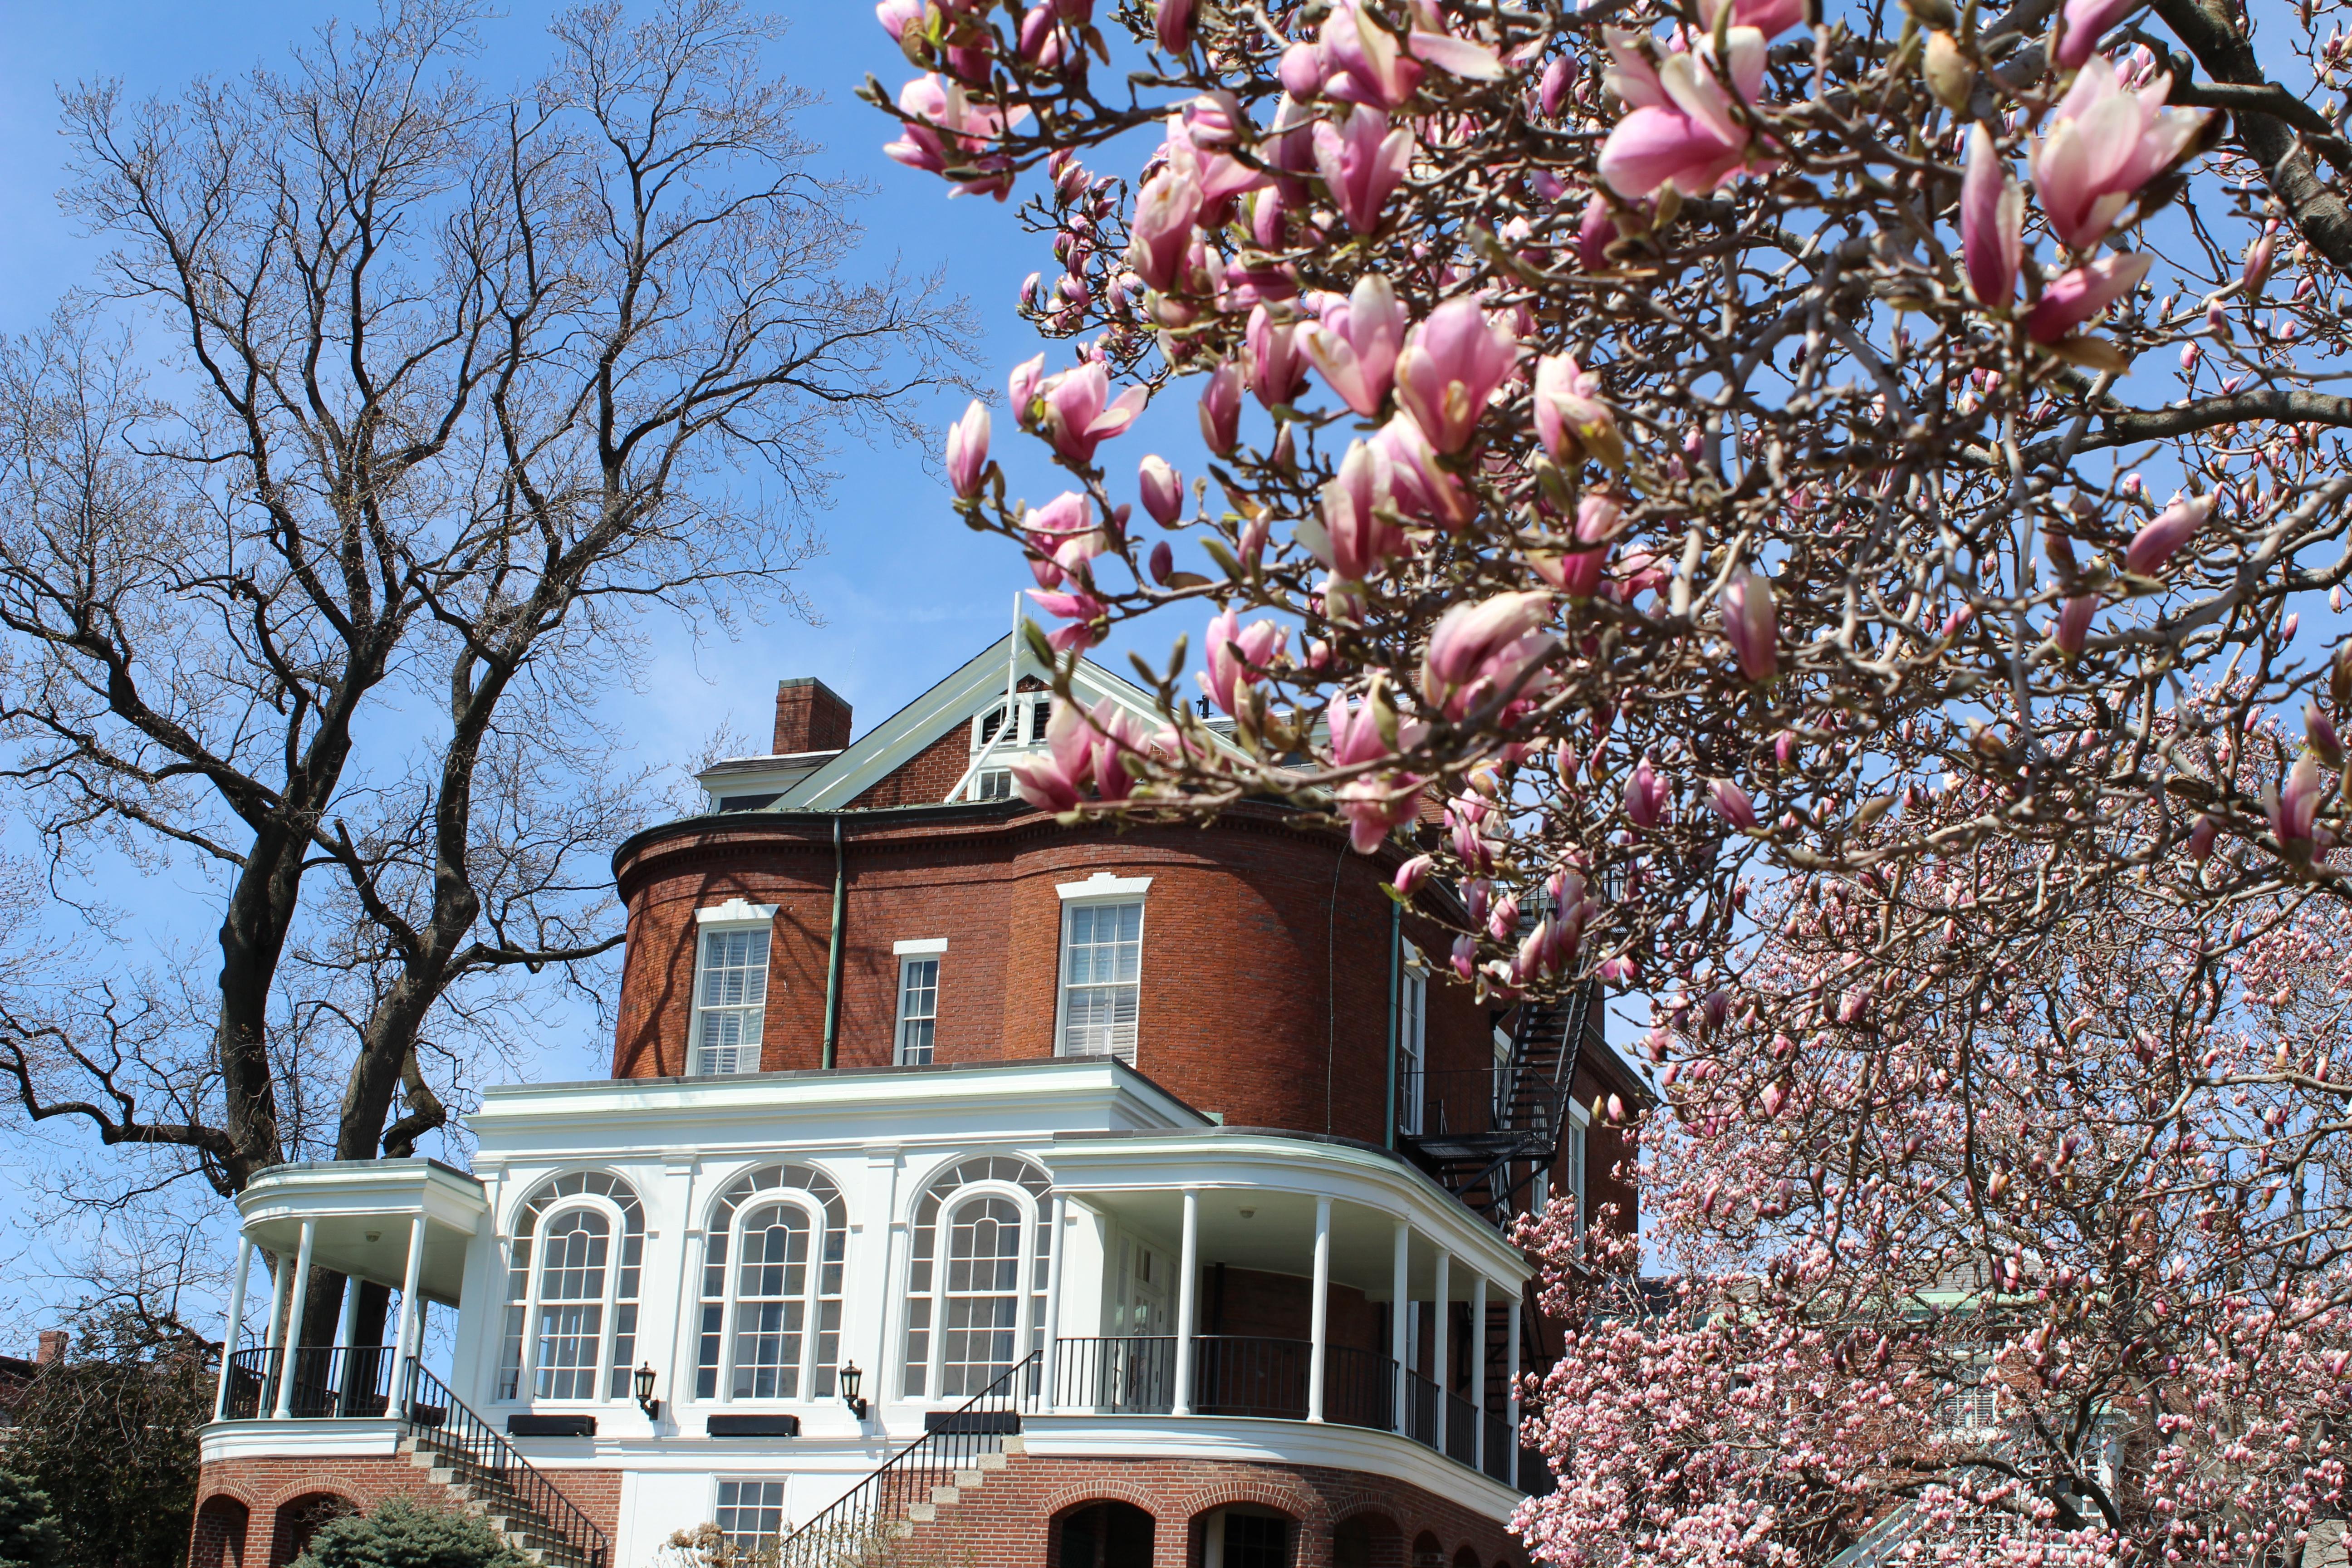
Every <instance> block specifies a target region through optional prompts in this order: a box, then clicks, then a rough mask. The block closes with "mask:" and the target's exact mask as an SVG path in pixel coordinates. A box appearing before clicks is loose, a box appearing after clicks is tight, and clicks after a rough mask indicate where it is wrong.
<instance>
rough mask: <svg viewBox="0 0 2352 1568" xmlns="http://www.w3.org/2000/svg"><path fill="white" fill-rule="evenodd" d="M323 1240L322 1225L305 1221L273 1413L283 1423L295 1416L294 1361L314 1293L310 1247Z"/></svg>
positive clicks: (291, 1282)
mask: <svg viewBox="0 0 2352 1568" xmlns="http://www.w3.org/2000/svg"><path fill="white" fill-rule="evenodd" d="M318 1239H319V1222H318V1221H317V1220H315V1219H306V1220H304V1221H303V1222H302V1245H301V1247H299V1248H298V1249H297V1251H296V1253H295V1256H294V1272H293V1275H292V1276H291V1278H290V1279H289V1283H288V1285H287V1289H289V1290H291V1291H292V1292H293V1299H292V1300H291V1301H290V1302H289V1305H288V1307H287V1310H286V1342H285V1343H284V1344H283V1345H281V1346H279V1347H278V1408H277V1409H275V1410H273V1411H271V1412H270V1415H271V1417H272V1418H273V1419H275V1420H278V1421H283V1420H285V1419H286V1418H287V1417H288V1416H289V1415H292V1414H293V1413H294V1360H295V1357H296V1356H298V1355H299V1354H300V1353H301V1345H302V1309H303V1308H304V1306H306V1305H307V1304H308V1298H309V1296H310V1248H311V1247H312V1246H313V1245H314V1244H315V1243H316V1242H317V1241H318Z"/></svg>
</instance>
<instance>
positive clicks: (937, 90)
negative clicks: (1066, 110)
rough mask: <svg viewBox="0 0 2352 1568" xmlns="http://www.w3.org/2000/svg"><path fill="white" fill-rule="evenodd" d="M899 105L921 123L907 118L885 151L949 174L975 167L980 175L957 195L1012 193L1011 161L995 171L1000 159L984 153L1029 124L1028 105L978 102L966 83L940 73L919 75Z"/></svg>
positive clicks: (961, 183)
mask: <svg viewBox="0 0 2352 1568" xmlns="http://www.w3.org/2000/svg"><path fill="white" fill-rule="evenodd" d="M898 108H899V109H900V110H902V111H903V112H905V113H907V114H908V115H910V116H912V117H913V118H914V120H915V121H920V122H921V123H904V122H902V123H901V125H900V127H899V131H898V140H897V141H896V142H890V143H888V144H887V145H886V146H885V147H884V148H883V149H882V151H883V152H885V153H888V154H889V155H890V156H891V157H892V158H893V159H895V160H896V161H898V163H904V164H906V165H907V167H908V168H910V169H920V170H923V171H925V172H927V173H929V174H948V173H949V172H950V170H957V169H965V168H971V169H976V170H980V171H982V175H981V177H977V178H964V179H959V180H957V182H956V188H955V190H954V191H952V192H951V193H950V195H993V196H994V197H995V198H996V199H997V200H998V201H1003V199H1004V198H1005V197H1006V196H1008V195H1012V194H1013V171H1012V169H1011V168H1010V167H1009V166H1005V167H1003V168H997V169H994V170H993V171H992V172H990V171H991V166H992V163H1000V162H1001V159H995V160H992V159H987V158H983V157H982V156H981V154H982V153H984V151H985V149H986V148H987V145H988V143H989V142H992V141H993V140H994V139H995V138H997V137H999V136H1001V135H1003V133H1004V132H1007V131H1009V130H1012V129H1013V128H1014V127H1016V126H1019V125H1021V124H1023V123H1024V122H1025V121H1027V120H1028V118H1029V110H1027V109H1025V108H1019V109H1015V110H1013V112H1012V113H1011V114H1010V115H1007V114H1006V113H1005V112H1004V111H1003V110H1000V109H994V108H982V107H975V106H974V105H973V104H972V102H971V100H969V99H968V98H966V97H965V96H964V89H963V88H962V86H961V84H960V83H957V82H950V81H943V80H941V79H940V76H939V74H938V73H937V72H929V73H927V74H925V75H922V76H919V77H917V78H916V79H914V80H912V81H910V82H908V84H907V85H906V86H905V87H903V88H901V89H898Z"/></svg>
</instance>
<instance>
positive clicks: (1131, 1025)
mask: <svg viewBox="0 0 2352 1568" xmlns="http://www.w3.org/2000/svg"><path fill="white" fill-rule="evenodd" d="M1065 921H1066V927H1067V935H1066V940H1065V942H1063V947H1062V1054H1063V1055H1065V1056H1110V1055H1116V1056H1118V1057H1119V1058H1122V1059H1123V1060H1127V1061H1132V1060H1134V1059H1135V1034H1136V1015H1137V1011H1138V1004H1139V995H1140V992H1141V987H1140V985H1139V978H1140V975H1141V973H1142V967H1143V902H1142V900H1134V901H1132V902H1129V903H1118V904H1074V905H1071V906H1070V907H1069V909H1068V910H1067V913H1066V916H1065Z"/></svg>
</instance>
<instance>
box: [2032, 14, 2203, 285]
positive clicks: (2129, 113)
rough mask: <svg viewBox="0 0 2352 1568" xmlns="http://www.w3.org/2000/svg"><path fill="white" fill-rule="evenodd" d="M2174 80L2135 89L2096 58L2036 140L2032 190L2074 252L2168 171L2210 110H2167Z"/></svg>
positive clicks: (2096, 237) (2084, 247)
mask: <svg viewBox="0 0 2352 1568" xmlns="http://www.w3.org/2000/svg"><path fill="white" fill-rule="evenodd" d="M2171 91H2172V78H2171V77H2169V76H2160V77H2158V78H2157V79H2156V80H2154V81H2153V82H2150V83H2149V84H2148V85H2147V87H2145V88H2142V89H2139V90H2138V91H2137V92H2134V91H2130V90H2128V89H2126V88H2125V87H2124V85H2123V84H2122V83H2121V82H2120V81H2118V80H2116V68H2115V67H2114V66H2113V65H2112V64H2110V63H2109V62H2108V60H2107V58H2106V57H2105V56H2104V55H2094V56H2092V57H2091V58H2090V59H2089V61H2088V62H2087V63H2085V64H2084V67H2083V69H2082V72H2081V74H2079V75H2077V76H2076V77H2075V79H2074V86H2073V87H2072V88H2070V89H2068V90H2067V93H2066V96H2065V97H2064V98H2063V99H2061V100H2059V101H2058V107H2057V109H2056V110H2054V111H2053V116H2052V119H2051V123H2050V129H2049V130H2048V131H2047V132H2044V133H2043V134H2042V135H2041V136H2039V137H2037V138H2036V139H2035V140H2034V142H2033V151H2032V168H2033V190H2034V195H2036V196H2038V197H2039V198H2040V199H2041V203H2042V212H2043V213H2044V214H2046V215H2047V216H2049V219H2050V227H2051V230H2052V231H2053V233H2055V234H2056V235H2057V236H2058V237H2059V239H2060V240H2061V241H2062V242H2063V243H2064V244H2066V245H2069V246H2072V247H2074V248H2075V249H2077V250H2088V249H2089V248H2090V247H2093V246H2095V245H2096V244H2098V243H2099V241H2101V240H2102V239H2105V237H2107V231H2108V229H2109V228H2111V227H2113V226H2114V225H2115V220H2116V216H2117V215H2118V214H2120V213H2121V212H2122V211H2123V209H2124V207H2125V205H2126V204H2127V203H2129V202H2130V200H2131V199H2132V197H2133V196H2134V195H2137V193H2138V191H2139V188H2140V187H2141V186H2142V185H2145V184H2147V183H2148V181H2150V180H2152V179H2154V178H2156V176H2157V175H2158V174H2162V173H2164V171H2165V170H2167V169H2168V168H2170V167H2171V166H2172V164H2173V163H2174V162H2175V161H2176V160H2177V159H2179V156H2180V155H2181V154H2182V153H2185V152H2187V151H2188V150H2189V145H2190V143H2192V142H2195V141H2196V139H2197V134H2198V132H2200V130H2202V129H2203V128H2204V124H2205V119H2206V114H2207V112H2208V111H2207V110H2201V109H2167V108H2165V107H2164V100H2165V98H2166V97H2167V95H2168V94H2169V93H2170V92H2171Z"/></svg>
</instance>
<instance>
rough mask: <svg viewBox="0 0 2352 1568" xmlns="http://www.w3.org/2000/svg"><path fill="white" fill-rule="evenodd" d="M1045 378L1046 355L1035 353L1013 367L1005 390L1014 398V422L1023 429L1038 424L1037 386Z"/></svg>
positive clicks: (1006, 378) (1032, 427)
mask: <svg viewBox="0 0 2352 1568" xmlns="http://www.w3.org/2000/svg"><path fill="white" fill-rule="evenodd" d="M1044 380H1045V355H1044V354H1034V355H1032V356H1031V357H1030V358H1028V359H1024V360H1023V361H1022V362H1021V363H1019V364H1016V365H1014V366H1013V374H1010V375H1008V376H1006V377H1005V380H1004V390H1005V393H1006V395H1008V396H1010V397H1011V398H1012V400H1013V423H1014V424H1016V425H1018V426H1021V427H1022V428H1023V429H1024V430H1028V429H1034V428H1035V426H1036V417H1037V415H1036V403H1037V388H1038V386H1039V384H1041V383H1043V382H1044Z"/></svg>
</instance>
